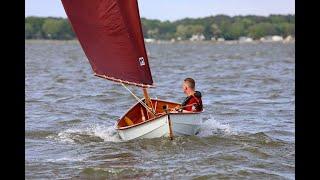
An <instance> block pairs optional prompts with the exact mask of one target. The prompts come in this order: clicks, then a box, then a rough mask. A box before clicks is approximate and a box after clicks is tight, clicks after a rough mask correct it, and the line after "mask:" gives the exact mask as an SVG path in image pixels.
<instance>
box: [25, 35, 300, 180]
mask: <svg viewBox="0 0 320 180" xmlns="http://www.w3.org/2000/svg"><path fill="white" fill-rule="evenodd" d="M147 49H148V52H149V53H150V54H149V56H150V66H151V71H152V74H153V78H154V81H155V84H156V85H157V88H155V89H151V90H149V93H150V95H151V96H152V97H157V98H160V99H165V100H171V101H182V100H183V98H184V95H183V93H182V92H181V82H182V80H183V79H184V78H186V77H189V76H190V77H193V78H195V80H196V85H197V89H198V90H200V91H201V92H202V94H203V96H204V97H203V102H204V107H205V110H206V111H205V113H204V115H203V121H204V125H203V127H202V131H201V133H200V134H199V135H197V136H191V137H177V138H175V139H174V140H173V141H170V140H168V139H167V138H159V139H152V140H150V139H149V140H134V141H129V142H122V141H121V140H120V139H119V137H118V135H117V134H116V132H115V130H114V128H113V126H114V123H115V122H116V120H117V119H118V118H119V117H120V116H121V115H122V114H123V113H124V112H126V110H127V109H128V108H129V107H130V106H131V105H132V104H133V103H135V100H134V99H133V98H132V97H131V96H130V94H129V93H128V92H127V91H126V90H125V89H124V88H123V87H122V86H120V85H117V84H115V83H113V82H110V81H106V80H104V79H101V78H98V77H94V76H93V74H92V70H91V67H90V65H89V63H88V61H87V59H86V57H85V55H84V53H83V51H82V50H81V48H80V46H79V44H78V43H75V42H63V41H62V42H57V41H52V42H48V41H26V46H25V51H26V54H25V59H26V64H25V67H26V79H25V80H26V92H25V94H26V109H25V111H26V130H25V140H26V144H25V150H26V159H25V167H26V172H25V175H26V179H47V178H49V179H70V178H72V179H220V178H221V179H294V175H295V174H294V172H295V138H294V136H295V131H294V128H295V119H294V113H295V106H294V104H295V98H294V96H295V90H294V86H295V78H294V71H295V69H294V66H295V44H283V43H262V44H260V43H255V44H211V43H192V44H191V43H181V44H148V45H147ZM131 89H132V90H133V91H134V92H135V93H137V94H138V95H140V97H142V92H141V90H140V89H138V88H133V87H131Z"/></svg>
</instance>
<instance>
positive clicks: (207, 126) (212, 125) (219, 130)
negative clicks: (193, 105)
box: [198, 116, 237, 137]
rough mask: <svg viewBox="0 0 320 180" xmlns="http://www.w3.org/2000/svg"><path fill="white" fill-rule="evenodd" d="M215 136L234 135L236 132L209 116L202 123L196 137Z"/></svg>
mask: <svg viewBox="0 0 320 180" xmlns="http://www.w3.org/2000/svg"><path fill="white" fill-rule="evenodd" d="M216 134H225V135H236V134H237V132H236V131H234V130H233V129H232V128H231V127H230V125H229V124H222V123H220V122H219V121H217V120H215V119H214V117H212V116H210V118H209V119H208V120H206V121H204V122H203V123H202V125H201V130H200V133H199V134H198V136H200V137H207V136H212V135H216Z"/></svg>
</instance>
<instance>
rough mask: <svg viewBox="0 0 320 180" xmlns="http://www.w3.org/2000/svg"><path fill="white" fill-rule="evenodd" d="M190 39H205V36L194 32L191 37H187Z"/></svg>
mask: <svg viewBox="0 0 320 180" xmlns="http://www.w3.org/2000/svg"><path fill="white" fill-rule="evenodd" d="M189 40H190V41H203V40H205V37H204V35H203V34H194V35H192V37H191V38H190V39H189Z"/></svg>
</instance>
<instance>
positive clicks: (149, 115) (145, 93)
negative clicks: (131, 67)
mask: <svg viewBox="0 0 320 180" xmlns="http://www.w3.org/2000/svg"><path fill="white" fill-rule="evenodd" d="M142 90H143V96H144V99H145V103H146V104H147V106H148V107H149V108H151V111H152V112H154V113H155V109H154V108H153V105H152V102H151V99H150V97H149V94H148V90H147V88H142ZM147 116H148V119H150V118H153V117H154V115H153V114H152V113H150V112H149V111H147Z"/></svg>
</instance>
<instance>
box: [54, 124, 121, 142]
mask: <svg viewBox="0 0 320 180" xmlns="http://www.w3.org/2000/svg"><path fill="white" fill-rule="evenodd" d="M79 136H80V137H81V136H83V137H82V140H83V141H85V139H83V138H89V137H91V139H93V138H99V139H102V140H103V141H105V142H120V141H121V139H120V137H119V135H118V134H117V132H116V130H115V128H114V127H113V126H109V125H101V124H93V125H91V126H90V127H87V128H81V127H77V128H76V127H74V128H70V129H66V130H63V131H62V132H60V133H58V135H56V136H52V135H51V136H48V138H50V139H54V140H57V141H60V142H64V143H76V140H79Z"/></svg>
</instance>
